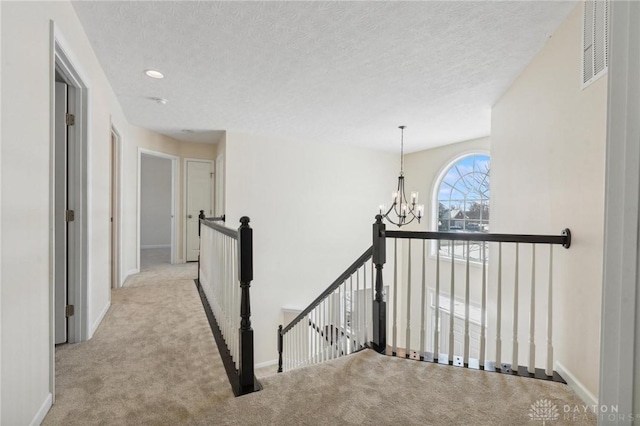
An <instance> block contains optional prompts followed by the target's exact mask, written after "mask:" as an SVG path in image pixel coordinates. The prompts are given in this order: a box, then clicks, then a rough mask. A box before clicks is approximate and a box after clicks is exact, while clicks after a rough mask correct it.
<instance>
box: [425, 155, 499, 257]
mask: <svg viewBox="0 0 640 426" xmlns="http://www.w3.org/2000/svg"><path fill="white" fill-rule="evenodd" d="M472 155H486V156H488V157H489V159H491V152H489V151H488V150H485V149H473V150H469V151H464V152H461V153H459V154H457V155H456V156H454V157H453V158H452V159H450V160H449V161H447V162H446V163H445V164H444V166H442V167H441V168H440V170H439V171H438V174H437V178H436V179H435V181H434V184H433V187H432V188H431V209H430V212H429V214H430V215H431V218H430V221H429V230H430V231H437V230H438V206H439V200H438V193H439V192H440V185H442V181H443V180H444V177H445V176H446V174H447V172H448V171H449V169H451V167H453V165H454V164H455V163H457V162H458V161H460V160H462V159H463V158H466V157H470V156H472ZM489 223H491V219H489ZM436 250H437V248H436V241H435V240H431V241H430V242H429V257H430V258H432V259H434V258H435V257H436V255H437V252H436ZM451 259H452V256H448V255H443V254H440V260H444V261H446V262H449V261H451ZM453 260H454V261H455V262H457V263H466V260H465V259H463V258H458V257H453ZM469 263H470V264H471V265H473V266H475V267H479V266H482V261H481V260H478V259H469Z"/></svg>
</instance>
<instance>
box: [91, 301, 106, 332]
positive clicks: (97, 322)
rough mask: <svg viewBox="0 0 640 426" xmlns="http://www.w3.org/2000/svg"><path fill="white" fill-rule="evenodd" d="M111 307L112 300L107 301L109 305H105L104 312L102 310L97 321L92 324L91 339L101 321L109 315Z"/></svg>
mask: <svg viewBox="0 0 640 426" xmlns="http://www.w3.org/2000/svg"><path fill="white" fill-rule="evenodd" d="M110 307H111V300H109V301H108V302H107V305H106V306H105V307H104V309H103V310H102V312H100V315H99V316H98V319H96V322H94V323H93V325H92V326H91V333H90V334H89V339H90V338H92V337H93V333H95V332H96V330H97V329H98V327H99V326H100V323H101V322H102V320H103V319H104V316H105V315H107V312H108V311H109V308H110Z"/></svg>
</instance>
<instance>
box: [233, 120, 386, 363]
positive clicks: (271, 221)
mask: <svg viewBox="0 0 640 426" xmlns="http://www.w3.org/2000/svg"><path fill="white" fill-rule="evenodd" d="M396 159H398V156H397V155H392V154H387V153H379V152H373V151H368V150H362V149H354V148H347V147H340V146H332V145H315V144H307V143H304V142H297V143H296V142H291V141H284V140H278V139H271V138H264V137H258V136H253V135H248V134H241V133H235V132H227V138H226V182H225V186H226V214H227V218H228V219H227V222H226V225H227V226H228V227H232V228H237V227H238V226H239V222H238V221H239V219H240V217H241V216H249V217H250V218H251V226H252V228H253V229H254V231H253V235H254V252H255V256H254V282H253V283H252V286H251V292H252V293H251V300H252V306H251V312H252V322H253V328H254V330H255V345H256V362H257V363H262V362H266V361H269V360H274V359H276V358H277V349H276V330H277V327H278V325H279V324H280V323H281V321H282V311H281V309H282V308H304V307H306V306H307V305H308V304H309V303H310V302H311V301H312V300H313V299H314V298H315V297H317V296H318V294H320V292H321V291H322V290H324V289H325V288H326V287H327V286H328V285H329V284H330V283H331V282H332V281H333V280H334V279H335V278H336V277H337V276H338V275H339V274H340V273H342V272H343V271H344V270H345V269H346V268H347V267H348V266H349V265H350V264H351V263H353V261H355V260H356V259H357V258H358V256H360V254H362V252H363V251H364V250H365V249H367V248H368V247H369V246H370V245H371V242H372V237H371V232H372V231H371V227H372V224H373V222H374V217H375V215H376V214H377V206H378V205H379V204H380V203H381V202H386V200H387V198H389V196H390V194H391V191H392V190H393V189H394V187H395V184H396V178H397V174H396V173H397V171H398V170H397V167H398V163H397V162H396Z"/></svg>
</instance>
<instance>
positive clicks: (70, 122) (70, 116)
mask: <svg viewBox="0 0 640 426" xmlns="http://www.w3.org/2000/svg"><path fill="white" fill-rule="evenodd" d="M65 122H66V123H67V126H73V125H74V124H76V116H75V115H73V114H69V113H67V115H66V116H65Z"/></svg>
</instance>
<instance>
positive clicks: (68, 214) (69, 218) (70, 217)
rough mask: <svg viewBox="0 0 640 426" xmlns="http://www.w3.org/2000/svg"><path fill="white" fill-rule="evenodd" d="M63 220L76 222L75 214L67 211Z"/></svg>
mask: <svg viewBox="0 0 640 426" xmlns="http://www.w3.org/2000/svg"><path fill="white" fill-rule="evenodd" d="M65 220H66V221H67V222H73V221H74V220H76V212H75V211H73V210H67V212H66V213H65Z"/></svg>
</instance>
